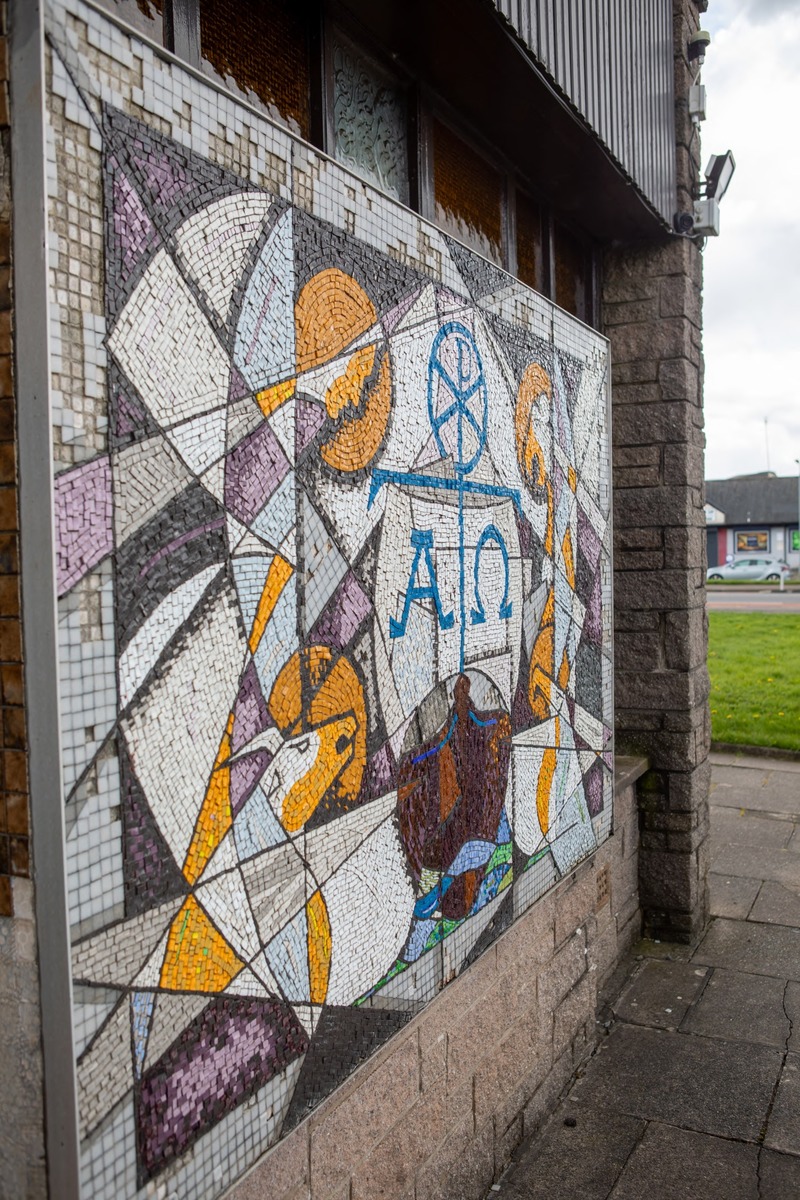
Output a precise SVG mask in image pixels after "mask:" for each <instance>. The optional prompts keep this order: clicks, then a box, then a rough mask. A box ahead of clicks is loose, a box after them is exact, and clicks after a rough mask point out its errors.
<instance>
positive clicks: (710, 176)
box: [705, 150, 736, 203]
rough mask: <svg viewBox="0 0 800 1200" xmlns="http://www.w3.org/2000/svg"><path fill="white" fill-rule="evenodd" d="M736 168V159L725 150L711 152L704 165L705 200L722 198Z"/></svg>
mask: <svg viewBox="0 0 800 1200" xmlns="http://www.w3.org/2000/svg"><path fill="white" fill-rule="evenodd" d="M735 170H736V160H735V158H734V157H733V155H732V154H731V152H730V150H727V151H726V152H725V153H724V154H712V155H711V158H710V159H709V160H708V166H707V167H706V187H705V195H706V199H707V200H716V201H717V203H719V201H720V200H721V199H722V197H723V196H724V195H725V193H726V192H727V190H728V184H729V183H730V181H731V180H732V179H733V172H734V171H735Z"/></svg>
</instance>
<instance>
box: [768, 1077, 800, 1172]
mask: <svg viewBox="0 0 800 1200" xmlns="http://www.w3.org/2000/svg"><path fill="white" fill-rule="evenodd" d="M764 1145H765V1146H769V1147H770V1148H771V1149H773V1150H783V1151H785V1152H786V1153H788V1154H800V1054H787V1056H786V1062H785V1064H784V1067H783V1071H782V1073H781V1079H780V1083H779V1084H778V1091H777V1094H776V1096H775V1103H774V1104H773V1106H772V1112H771V1113H770V1115H769V1123H768V1125H767V1133H766V1137H765V1138H764Z"/></svg>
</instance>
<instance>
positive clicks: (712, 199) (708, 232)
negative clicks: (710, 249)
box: [692, 150, 736, 237]
mask: <svg viewBox="0 0 800 1200" xmlns="http://www.w3.org/2000/svg"><path fill="white" fill-rule="evenodd" d="M735 170H736V160H735V159H734V157H733V154H732V153H731V152H730V150H728V151H726V153H725V154H712V155H711V158H710V159H709V162H708V166H707V167H706V172H705V181H704V184H703V186H702V190H701V194H700V199H699V200H695V202H694V213H693V214H692V215H693V228H692V234H693V235H694V236H698V235H699V236H700V237H717V236H718V234H719V202H720V200H721V199H722V197H723V196H724V195H725V193H726V191H727V190H728V185H729V184H730V181H731V179H732V178H733V172H734V171H735Z"/></svg>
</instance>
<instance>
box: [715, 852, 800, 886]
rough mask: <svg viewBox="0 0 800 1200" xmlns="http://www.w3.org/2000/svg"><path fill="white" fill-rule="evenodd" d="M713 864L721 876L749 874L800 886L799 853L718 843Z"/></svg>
mask: <svg viewBox="0 0 800 1200" xmlns="http://www.w3.org/2000/svg"><path fill="white" fill-rule="evenodd" d="M714 867H715V869H716V870H717V871H718V872H719V873H720V874H722V875H748V876H751V877H752V876H756V877H759V878H761V879H771V880H773V881H774V882H775V883H782V884H784V886H786V887H789V888H795V889H800V854H794V853H792V851H791V850H786V849H776V848H771V847H765V846H758V845H755V846H743V845H735V844H732V843H729V842H726V843H723V844H722V845H718V846H717V848H716V852H715V856H714Z"/></svg>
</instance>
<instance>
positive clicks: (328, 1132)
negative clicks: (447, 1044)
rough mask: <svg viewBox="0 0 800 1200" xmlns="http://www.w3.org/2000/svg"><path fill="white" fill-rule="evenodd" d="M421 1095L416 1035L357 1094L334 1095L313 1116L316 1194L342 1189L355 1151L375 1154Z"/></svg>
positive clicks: (312, 1156)
mask: <svg viewBox="0 0 800 1200" xmlns="http://www.w3.org/2000/svg"><path fill="white" fill-rule="evenodd" d="M418 1091H419V1060H418V1047H417V1039H416V1037H415V1036H413V1034H412V1035H411V1036H408V1037H406V1038H405V1039H404V1040H402V1041H401V1042H400V1044H399V1045H398V1046H397V1047H396V1048H393V1053H392V1054H391V1056H390V1057H389V1058H388V1059H387V1060H386V1061H385V1062H384V1063H383V1065H382V1069H381V1070H375V1071H371V1072H370V1073H369V1074H368V1075H366V1076H365V1077H364V1078H363V1079H362V1080H361V1081H360V1083H359V1086H358V1087H357V1088H356V1089H355V1090H354V1091H352V1092H350V1091H349V1090H347V1091H345V1092H344V1094H342V1090H340V1092H337V1093H335V1094H334V1096H333V1097H332V1099H331V1100H330V1101H328V1103H327V1105H324V1106H323V1107H321V1108H320V1109H319V1110H318V1112H317V1113H316V1114H315V1115H314V1116H313V1117H312V1118H311V1188H312V1192H313V1194H314V1195H315V1196H316V1194H317V1192H318V1191H319V1192H321V1191H324V1190H325V1189H327V1190H331V1188H332V1187H333V1186H334V1185H336V1186H338V1181H339V1179H340V1178H341V1177H342V1176H345V1175H348V1174H349V1173H350V1170H351V1169H352V1167H353V1165H354V1153H353V1152H354V1149H355V1148H357V1149H358V1157H359V1158H360V1157H362V1156H363V1157H366V1156H367V1155H368V1154H370V1153H371V1151H372V1149H373V1148H374V1147H375V1146H376V1145H377V1144H378V1142H380V1140H381V1139H382V1138H383V1136H384V1135H385V1133H386V1132H387V1131H388V1129H389V1128H391V1126H392V1125H393V1124H394V1123H395V1121H396V1120H397V1117H398V1115H399V1114H401V1113H402V1112H404V1111H405V1110H406V1109H408V1108H410V1107H411V1105H412V1104H413V1103H414V1100H415V1098H416V1096H417V1094H418ZM337 1101H338V1103H337Z"/></svg>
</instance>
